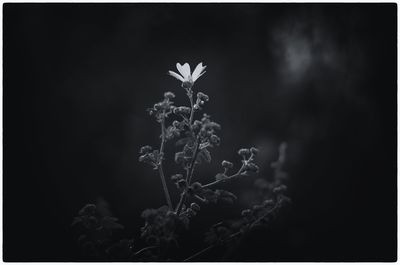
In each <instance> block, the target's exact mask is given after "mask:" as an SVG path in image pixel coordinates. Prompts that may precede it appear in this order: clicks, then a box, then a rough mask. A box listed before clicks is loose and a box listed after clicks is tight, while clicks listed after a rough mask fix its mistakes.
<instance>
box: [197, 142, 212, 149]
mask: <svg viewBox="0 0 400 265" xmlns="http://www.w3.org/2000/svg"><path fill="white" fill-rule="evenodd" d="M208 146H210V142H205V143H201V144H200V145H199V149H200V150H203V149H204V148H206V147H208Z"/></svg>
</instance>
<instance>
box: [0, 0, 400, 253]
mask: <svg viewBox="0 0 400 265" xmlns="http://www.w3.org/2000/svg"><path fill="white" fill-rule="evenodd" d="M396 9H397V6H396V4H319V5H317V4H118V5H117V4H113V5H112V4H4V5H3V11H4V16H3V19H4V20H3V25H4V28H3V30H4V31H3V49H4V50H3V51H4V52H3V54H4V57H3V64H4V65H3V69H4V80H3V85H4V86H3V87H4V90H3V106H4V109H3V110H4V115H3V121H4V134H3V135H4V138H3V139H4V141H3V148H4V149H3V152H4V153H3V154H4V169H3V172H4V175H3V198H4V201H3V217H4V218H3V245H4V249H3V257H4V260H6V261H71V260H80V259H82V256H81V253H80V252H79V249H78V248H77V246H76V243H75V239H76V234H75V233H74V230H73V229H72V228H71V226H70V224H71V221H72V218H73V216H74V215H75V214H76V213H77V211H78V210H79V209H80V208H81V207H82V206H83V205H84V204H85V203H87V202H96V200H98V199H99V198H100V199H101V198H102V199H104V200H106V201H107V202H108V203H109V204H110V207H111V210H112V212H113V214H114V215H115V216H117V217H119V218H120V221H121V223H122V224H124V225H125V227H126V228H127V232H126V234H127V235H129V236H135V237H137V235H138V230H139V227H140V226H141V225H142V224H143V221H142V220H141V219H140V217H139V216H140V213H141V211H142V210H143V209H145V208H149V207H153V208H155V207H159V206H160V205H162V204H163V203H164V198H163V193H162V188H161V184H160V182H159V177H158V176H157V174H155V172H153V171H152V170H151V169H150V168H149V167H148V166H146V165H144V164H140V163H139V162H138V161H137V157H138V150H139V148H140V146H142V145H144V144H151V145H153V146H157V145H158V143H157V142H158V135H159V130H158V125H157V124H156V123H155V122H154V121H153V120H151V119H150V117H149V116H148V115H147V114H146V112H145V109H146V108H147V107H150V106H152V104H153V103H154V102H156V101H158V100H160V99H161V98H162V94H163V92H164V91H166V90H170V91H173V92H174V93H176V94H177V99H176V101H177V102H178V103H179V104H184V103H185V104H187V102H186V99H185V95H184V93H183V91H182V89H181V88H180V86H179V82H177V81H176V80H175V79H173V78H171V77H169V76H167V75H166V73H167V71H168V70H174V71H175V70H176V69H175V64H176V62H181V63H184V62H188V63H190V64H191V65H192V69H193V67H194V65H196V64H197V63H198V62H200V61H202V62H203V63H204V64H205V65H207V69H206V70H207V73H206V74H205V75H204V76H202V77H201V78H200V79H199V80H198V81H197V82H196V86H195V90H201V91H203V92H205V93H206V94H208V95H209V96H210V98H211V100H210V102H209V103H208V104H207V106H206V111H207V112H208V113H210V114H212V117H213V118H214V119H215V120H216V121H218V122H219V123H220V124H222V127H223V130H222V132H221V133H220V136H221V139H222V143H221V146H220V147H219V148H218V149H216V150H215V151H214V152H213V157H214V158H213V159H214V160H213V162H214V163H213V164H212V165H210V166H207V167H206V169H203V171H201V172H202V174H201V177H199V178H200V180H201V179H203V180H204V181H205V180H206V179H207V180H211V179H212V176H213V174H215V173H216V172H217V171H218V170H219V162H220V161H221V160H222V159H228V160H231V161H234V162H236V163H238V162H239V159H238V157H237V155H236V154H235V153H236V151H237V150H238V149H239V148H241V147H245V146H257V147H259V148H260V156H259V158H258V163H259V164H260V165H261V175H262V176H267V177H268V176H270V175H271V170H270V168H269V163H270V162H272V161H273V160H275V159H276V158H277V148H278V145H279V143H280V142H282V141H286V142H287V143H288V146H289V147H288V161H287V170H288V171H289V173H290V180H289V182H288V183H287V184H288V186H289V195H290V197H291V198H292V200H293V203H292V205H291V208H290V211H288V213H287V214H286V215H284V217H282V218H281V221H280V222H278V223H275V225H274V227H273V229H270V233H266V234H261V235H258V236H255V237H254V238H253V239H252V240H249V241H248V242H247V243H246V244H243V246H241V248H240V251H237V252H236V256H234V257H233V259H234V260H258V261H262V260H276V261H278V260H279V261H354V260H356V261H394V260H396V259H397V257H396V250H397V242H396V234H397V216H396V209H397V203H396V202H397V197H396V191H397V180H396V168H397V166H396V165H397V164H396V161H397V159H396V146H397V136H396V119H397V116H396V112H397V106H396V98H397V84H396V75H397V50H396V36H397V28H396V23H397V12H396ZM168 148H170V149H169V150H170V151H171V150H172V147H171V146H169V147H168V146H167V151H168ZM167 170H168V168H167ZM171 173H172V172H170V174H171ZM253 181H254V179H245V180H242V181H239V182H240V183H237V184H234V185H233V186H231V187H229V188H230V189H232V190H236V191H237V193H238V194H239V201H238V203H237V205H236V206H229V207H230V208H229V207H228V206H224V205H220V206H218V207H214V208H213V207H212V206H211V208H209V209H208V210H204V212H202V213H201V214H200V215H199V216H198V219H196V220H197V221H194V222H205V223H207V222H210V223H213V222H216V221H219V220H220V219H221V218H225V215H226V218H228V217H233V216H236V215H237V214H238V213H239V212H240V209H243V208H244V207H245V206H246V198H247V197H248V195H249V194H251V188H252V182H253ZM170 184H171V183H170ZM170 189H171V190H174V187H173V186H172V184H171V186H170ZM246 196H247V197H246ZM173 200H174V202H176V201H177V200H178V198H177V195H176V194H175V193H174V196H173ZM221 207H222V209H223V211H222V215H223V216H220V215H221V210H220V209H221ZM194 225H196V223H195V224H194ZM197 245H198V246H197ZM197 245H196V243H195V247H200V246H201V244H200V243H197ZM195 247H194V248H193V249H192V250H190V253H193V252H194V251H195V250H196V248H195ZM211 259H212V258H211Z"/></svg>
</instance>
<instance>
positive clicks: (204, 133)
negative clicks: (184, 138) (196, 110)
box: [192, 113, 221, 147]
mask: <svg viewBox="0 0 400 265" xmlns="http://www.w3.org/2000/svg"><path fill="white" fill-rule="evenodd" d="M192 129H193V130H194V131H196V132H198V134H199V137H200V139H201V140H202V142H203V143H205V144H206V145H207V146H211V147H213V146H218V145H219V144H220V141H221V139H220V138H219V137H218V136H217V135H216V134H215V132H216V130H220V129H221V125H219V124H218V123H216V122H214V121H211V120H210V115H207V114H205V113H204V114H203V117H202V118H201V120H200V121H199V120H195V121H194V123H193V126H192Z"/></svg>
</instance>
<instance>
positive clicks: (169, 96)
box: [164, 91, 175, 99]
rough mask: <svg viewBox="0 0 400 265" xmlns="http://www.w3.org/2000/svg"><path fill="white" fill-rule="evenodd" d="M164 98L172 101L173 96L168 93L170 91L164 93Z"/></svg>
mask: <svg viewBox="0 0 400 265" xmlns="http://www.w3.org/2000/svg"><path fill="white" fill-rule="evenodd" d="M164 97H165V98H167V99H172V98H174V97H175V94H174V93H172V92H170V91H168V92H165V93H164Z"/></svg>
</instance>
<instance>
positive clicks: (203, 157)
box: [196, 149, 211, 163]
mask: <svg viewBox="0 0 400 265" xmlns="http://www.w3.org/2000/svg"><path fill="white" fill-rule="evenodd" d="M203 161H204V162H207V163H210V162H211V154H210V151H208V150H207V149H202V150H201V151H200V152H199V154H198V155H197V159H196V162H198V163H201V162H203Z"/></svg>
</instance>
